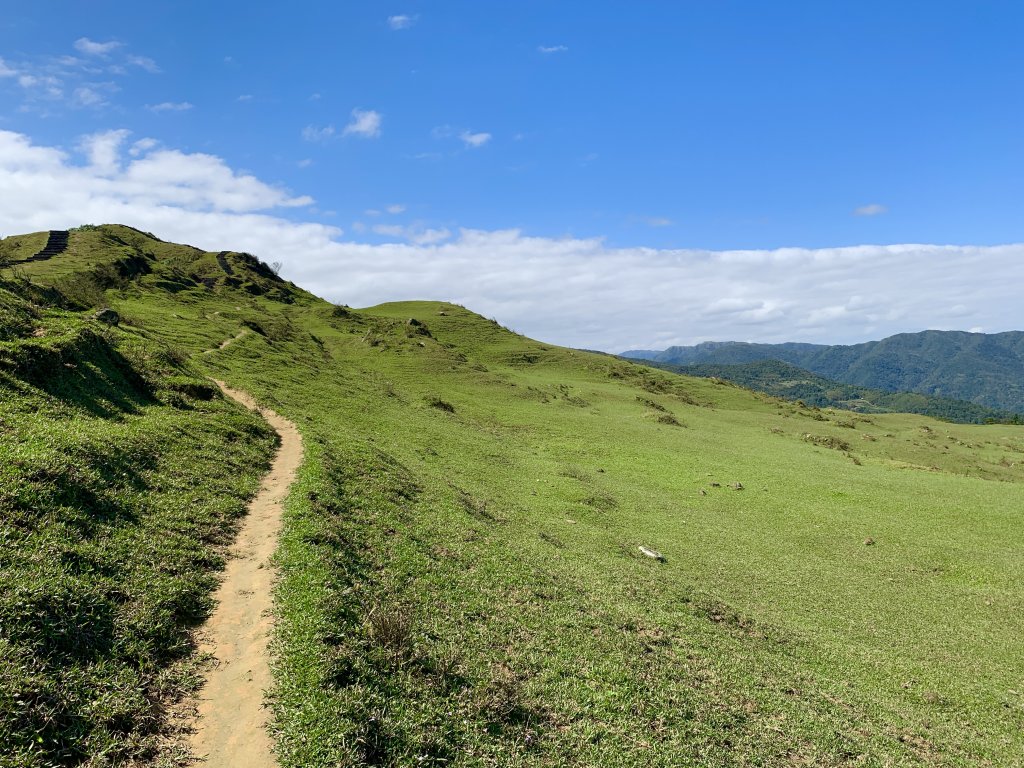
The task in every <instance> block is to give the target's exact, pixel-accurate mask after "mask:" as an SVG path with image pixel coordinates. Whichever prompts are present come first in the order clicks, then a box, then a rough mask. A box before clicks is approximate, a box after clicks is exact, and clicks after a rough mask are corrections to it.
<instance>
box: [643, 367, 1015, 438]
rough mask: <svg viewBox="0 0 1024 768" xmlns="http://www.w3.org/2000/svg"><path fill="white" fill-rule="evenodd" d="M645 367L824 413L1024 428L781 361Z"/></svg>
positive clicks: (1011, 418) (1009, 417)
mask: <svg viewBox="0 0 1024 768" xmlns="http://www.w3.org/2000/svg"><path fill="white" fill-rule="evenodd" d="M644 362H646V363H647V364H648V365H653V366H655V367H658V368H662V369H665V370H669V371H673V372H676V373H683V374H686V375H688V376H703V377H707V378H717V379H725V380H727V381H732V382H734V383H736V384H739V385H741V386H744V387H747V388H748V389H756V390H758V391H759V392H766V393H767V394H769V395H775V396H776V397H782V398H785V399H787V400H799V401H800V402H803V403H804V404H806V405H809V406H816V407H818V408H844V409H846V410H850V411H857V412H859V413H920V414H922V415H923V416H932V417H933V418H936V419H944V420H945V421H956V422H961V423H964V424H985V423H987V422H1001V423H1014V424H1018V423H1024V415H1020V414H1016V413H1011V412H1009V411H1004V410H999V409H996V408H988V407H986V406H984V405H978V404H977V403H969V402H967V401H966V400H953V399H951V398H948V397H937V396H935V395H925V394H921V393H919V392H885V391H883V390H880V389H871V388H870V387H861V386H857V385H856V384H843V383H842V382H840V381H835V380H834V379H827V378H825V377H824V376H819V375H818V374H816V373H811V372H810V371H807V370H804V369H803V368H798V367H797V366H795V365H790V364H789V363H783V362H782V361H780V360H758V361H757V362H754V363H736V364H732V365H730V364H722V363H697V364H694V365H672V364H670V363H659V362H655V361H652V360H646V361H644Z"/></svg>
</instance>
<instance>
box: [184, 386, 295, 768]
mask: <svg viewBox="0 0 1024 768" xmlns="http://www.w3.org/2000/svg"><path fill="white" fill-rule="evenodd" d="M217 386H219V387H220V388H221V390H223V392H224V394H226V395H227V396H228V397H230V398H232V399H234V400H237V401H238V402H240V403H242V404H243V405H245V406H246V407H248V408H251V409H253V410H258V411H259V412H260V414H261V415H262V416H263V418H265V419H266V420H267V421H268V422H269V423H270V425H271V426H272V427H273V428H274V429H275V430H277V433H278V434H279V435H280V436H281V447H280V448H279V449H278V452H277V455H276V456H275V457H274V463H273V465H272V466H271V469H270V472H269V473H268V474H267V476H266V477H265V478H263V486H262V487H261V488H260V491H259V493H258V494H257V496H256V498H254V499H253V500H252V502H251V503H250V504H249V514H248V516H247V517H246V518H245V520H244V522H243V524H242V529H241V531H240V532H239V534H238V538H237V539H236V540H235V543H234V545H233V546H232V549H231V559H230V560H228V564H227V568H226V570H225V574H224V581H223V583H221V585H220V589H219V590H218V592H217V595H216V598H217V608H216V609H215V611H214V613H213V615H212V616H211V617H210V619H209V621H208V622H207V623H206V624H205V625H204V627H203V631H202V642H201V650H202V651H204V652H207V653H211V654H213V655H214V656H215V657H216V665H215V667H214V668H213V669H212V670H210V673H209V675H208V676H207V680H206V685H205V686H204V687H203V689H202V690H201V691H200V693H199V718H198V720H197V721H196V723H195V732H194V734H193V736H192V739H191V742H192V751H193V753H195V754H196V755H197V756H198V757H200V758H204V759H205V760H206V761H207V765H209V766H211V768H232V766H238V767H239V768H242V767H243V766H244V768H273V766H276V765H277V762H276V761H275V760H274V755H273V752H272V746H273V745H272V742H271V739H270V736H269V734H268V733H267V729H266V723H267V716H266V710H265V709H264V708H263V691H264V690H265V689H266V688H268V687H269V686H270V667H269V665H268V663H267V639H268V634H269V631H270V627H271V617H270V608H271V599H270V589H271V584H272V582H273V576H274V574H273V571H272V569H271V568H270V562H269V561H270V557H271V555H273V553H274V550H275V548H276V547H277V537H278V533H279V532H280V530H281V504H282V502H283V501H284V498H285V496H286V495H287V494H288V488H289V487H290V486H291V484H292V481H293V480H294V479H295V473H296V471H297V470H298V468H299V464H300V463H301V462H302V437H301V436H300V435H299V431H298V429H296V427H295V425H294V424H293V423H292V422H290V421H288V420H287V419H285V418H283V417H281V416H279V415H277V414H276V413H274V412H273V411H271V410H269V409H266V408H260V407H259V406H257V405H256V403H255V401H253V399H252V398H251V397H249V395H247V394H246V393H244V392H239V391H238V390H234V389H231V388H230V387H228V386H227V385H225V384H224V382H222V381H218V382H217Z"/></svg>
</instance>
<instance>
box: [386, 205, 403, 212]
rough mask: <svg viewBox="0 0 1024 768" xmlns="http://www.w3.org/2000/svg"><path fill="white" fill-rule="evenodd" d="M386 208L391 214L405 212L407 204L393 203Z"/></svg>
mask: <svg viewBox="0 0 1024 768" xmlns="http://www.w3.org/2000/svg"><path fill="white" fill-rule="evenodd" d="M384 210H385V211H387V212H388V213H390V214H399V213H405V206H404V205H402V204H401V203H394V204H392V205H389V206H388V207H387V208H385V209H384Z"/></svg>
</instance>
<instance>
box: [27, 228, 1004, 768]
mask: <svg viewBox="0 0 1024 768" xmlns="http://www.w3.org/2000/svg"><path fill="white" fill-rule="evenodd" d="M73 241H74V238H73ZM86 245H87V244H83V243H80V248H81V249H82V250H81V251H80V252H79V254H78V257H79V258H82V259H83V260H85V261H88V260H89V259H91V258H93V255H91V254H93V253H95V251H90V250H89V248H88V247H86ZM147 247H148V246H147ZM168 248H169V247H168ZM174 254H175V255H172V254H170V253H168V255H167V256H166V258H168V259H171V258H174V259H178V261H177V262H176V263H177V265H178V268H179V269H180V270H181V272H182V278H183V280H184V281H185V282H182V284H183V285H186V287H185V288H184V289H183V290H181V291H180V292H178V293H175V294H171V293H168V292H167V291H166V289H165V288H164V287H162V286H161V285H160V284H161V283H162V282H166V275H164V274H163V273H164V271H165V267H164V261H162V260H160V259H158V260H157V261H156V262H154V267H153V274H150V275H148V276H145V277H143V278H142V279H141V282H139V283H138V284H137V285H134V284H133V285H131V286H129V287H128V288H127V290H126V291H125V292H124V293H123V294H121V295H116V296H115V297H114V304H115V306H117V307H118V308H119V309H121V310H122V311H123V312H124V313H125V314H126V315H127V316H128V317H130V318H132V319H133V320H134V322H136V323H137V324H138V325H139V326H140V327H141V328H142V329H144V331H145V333H147V334H148V335H150V336H152V337H154V338H159V339H163V340H164V341H166V342H168V343H171V344H173V345H176V346H178V347H180V348H181V349H183V350H186V351H188V352H190V353H192V354H193V355H194V356H195V359H196V360H197V361H199V364H200V365H203V366H205V367H206V369H207V370H208V371H210V372H211V373H216V374H217V375H219V376H223V377H225V378H227V379H228V380H229V381H230V382H232V383H233V384H235V385H237V386H242V387H245V388H247V389H249V390H250V391H251V392H253V393H254V394H255V395H256V396H257V397H258V398H260V399H262V400H263V401H264V402H266V403H267V404H269V405H272V406H273V407H274V408H276V409H278V410H279V411H280V412H282V413H283V414H285V415H287V416H289V417H290V418H292V419H294V420H296V422H297V423H298V424H299V425H300V427H301V428H302V429H303V431H304V433H305V435H306V439H307V445H308V447H309V453H308V457H309V458H308V460H307V462H306V463H305V465H304V468H303V470H302V474H301V478H300V482H299V485H298V488H297V489H296V492H295V493H293V494H292V496H291V498H290V500H289V507H288V521H287V527H286V532H285V537H284V541H283V546H282V548H281V552H280V554H279V560H280V563H281V566H282V569H283V574H284V577H283V579H282V581H281V583H280V585H279V588H278V606H279V611H280V614H281V621H280V623H279V625H278V627H279V628H278V637H277V642H276V650H277V659H276V665H277V675H278V687H277V689H276V691H275V712H276V715H277V721H276V722H277V727H278V729H279V736H280V741H279V743H280V751H281V757H282V762H283V764H284V765H286V766H316V765H323V766H327V765H347V764H360V763H363V764H376V765H399V764H453V763H454V764H460V765H564V764H566V763H567V762H575V763H576V764H583V765H592V764H601V765H634V764H637V765H639V764H643V765H666V766H668V765H707V764H760V765H774V764H789V763H801V762H811V761H814V762H817V763H822V764H826V765H829V764H847V763H858V762H861V763H863V762H867V763H868V764H886V763H888V764H908V765H909V764H918V763H929V764H950V765H967V764H977V763H979V762H984V761H989V762H990V763H991V764H996V765H1012V764H1015V761H1019V755H1020V754H1021V752H1022V748H1024V739H1022V738H1021V736H1020V734H1021V732H1022V726H1024V710H1022V700H1021V694H1020V692H1021V691H1024V688H1022V687H1021V686H1022V681H1021V679H1020V672H1019V670H1020V669H1021V668H1022V666H1024V658H1022V656H1024V654H1022V652H1021V649H1020V646H1019V643H1017V638H1018V637H1019V634H1020V631H1021V629H1022V626H1021V624H1022V619H1021V616H1022V615H1024V613H1022V611H1021V608H1022V606H1021V602H1022V601H1021V591H1020V587H1019V584H1020V579H1021V576H1022V570H1024V568H1022V566H1024V562H1022V558H1021V555H1020V552H1021V544H1022V543H1024V542H1022V538H1024V534H1022V533H1021V528H1020V524H1019V523H1020V513H1019V498H1020V486H1019V482H1020V480H1021V478H1022V476H1024V472H1022V469H1021V466H1020V459H1021V456H1022V454H1024V435H1022V432H1021V430H1020V428H1014V427H1004V426H992V427H971V426H961V425H949V424H940V423H937V422H933V421H931V420H929V419H926V418H923V417H914V416H895V415H878V416H871V417H863V416H856V415H851V414H848V413H842V414H836V413H830V412H827V411H816V410H806V409H799V408H797V407H796V406H794V405H792V404H788V403H782V402H779V401H775V400H773V399H771V398H767V397H764V396H759V395H754V394H752V393H750V392H748V391H746V390H741V389H739V388H736V387H732V386H728V385H718V384H714V383H712V382H710V381H708V380H698V379H688V378H685V377H677V376H673V375H670V374H666V373H662V372H658V371H653V370H649V369H645V368H642V367H640V366H634V365H631V364H628V363H623V362H620V361H615V360H612V359H609V358H606V357H602V356H597V355H590V354H586V353H578V352H573V351H569V350H564V349H561V348H557V347H550V346H547V345H543V344H538V343H537V342H532V341H529V340H525V339H522V338H521V337H517V336H515V335H513V334H511V333H509V332H507V331H505V330H503V329H501V328H499V327H497V326H495V325H494V324H492V323H490V322H489V321H486V320H483V319H482V318H480V317H478V316H476V315H474V314H472V313H471V312H468V311H466V310H464V309H462V308H459V307H454V306H450V305H441V304H433V303H414V304H400V305H385V306H382V307H377V308H372V309H369V310H365V311H362V312H358V313H355V312H337V311H334V310H333V309H332V307H331V306H330V305H327V304H325V303H322V302H318V301H316V300H314V299H313V298H312V297H309V296H308V295H304V294H301V293H300V292H294V291H292V290H291V289H290V288H288V287H287V286H277V287H276V289H275V288H274V286H273V285H271V284H270V283H268V282H266V281H263V280H262V279H254V280H255V283H256V285H257V287H258V289H259V290H261V291H266V290H270V289H274V290H277V291H278V293H277V294H274V293H273V292H271V294H270V295H272V296H276V298H277V299H281V298H282V295H283V296H284V297H285V298H287V299H288V300H290V301H291V302H292V303H284V302H283V301H280V300H273V299H267V298H266V296H256V295H252V294H250V293H243V292H241V291H239V290H232V289H231V288H230V287H227V286H226V285H224V282H225V281H226V280H227V279H228V276H225V275H224V274H223V273H221V274H220V275H219V276H218V277H217V281H218V283H217V285H216V286H215V287H214V288H213V290H207V289H205V288H201V287H189V286H187V281H189V280H193V279H194V277H189V274H190V273H191V274H193V275H195V274H198V273H200V272H203V271H204V270H205V271H206V272H205V274H208V275H214V274H216V269H217V265H216V262H215V261H213V257H212V255H209V254H206V255H203V254H198V253H194V254H189V253H185V252H184V251H174ZM234 258H235V257H232V259H234ZM233 263H236V262H233ZM44 264H47V263H44ZM53 274H56V272H54V273H53ZM39 279H41V280H46V279H47V277H46V275H42V274H41V275H40V276H39ZM52 279H56V277H53V278H52ZM409 317H416V318H418V319H419V320H421V321H423V322H425V323H426V324H427V326H428V327H429V333H424V332H423V331H422V329H421V328H420V327H417V326H411V325H408V324H406V322H405V321H406V319H407V318H409ZM246 322H248V323H249V324H250V326H249V327H250V328H251V327H252V324H253V323H255V326H256V328H257V329H258V332H257V330H250V331H249V332H248V333H246V334H245V335H243V336H241V337H240V338H238V340H237V341H235V342H234V343H232V344H231V345H230V346H228V347H226V348H225V349H223V350H218V351H214V352H211V353H209V354H202V350H210V349H213V348H215V347H216V346H217V344H218V343H219V342H221V341H223V340H225V339H228V338H231V337H234V336H235V335H236V334H238V333H239V331H240V330H242V329H243V328H245V326H244V325H243V323H246ZM661 409H664V410H661ZM668 415H671V416H672V417H673V418H674V420H676V421H677V422H679V423H680V425H681V426H676V425H672V424H671V423H663V422H664V421H670V420H669V419H667V418H666V417H667V416H668ZM733 482H741V483H742V484H743V486H744V489H743V490H733V489H732V488H730V487H729V484H730V483H733ZM712 483H720V484H721V485H720V487H713V486H712ZM702 488H703V489H705V490H706V495H702V494H701V493H700V490H701V489H702ZM869 538H870V539H871V540H873V541H874V542H875V543H874V544H873V545H870V546H868V545H865V540H867V539H869ZM641 544H642V545H646V546H649V547H654V548H656V549H658V550H660V551H661V552H662V553H663V554H664V555H665V557H666V561H665V562H663V563H659V562H656V561H653V560H650V559H647V558H645V557H643V556H642V555H640V553H639V552H638V551H637V546H638V545H641Z"/></svg>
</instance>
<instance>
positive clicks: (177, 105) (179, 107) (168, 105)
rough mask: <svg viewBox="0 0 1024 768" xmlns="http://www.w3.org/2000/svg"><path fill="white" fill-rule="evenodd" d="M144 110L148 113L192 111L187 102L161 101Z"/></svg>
mask: <svg viewBox="0 0 1024 768" xmlns="http://www.w3.org/2000/svg"><path fill="white" fill-rule="evenodd" d="M146 109H148V110H149V111H150V112H187V111H188V110H190V109H192V104H190V103H189V102H187V101H162V102H160V103H159V104H152V105H150V106H147V107H146Z"/></svg>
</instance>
